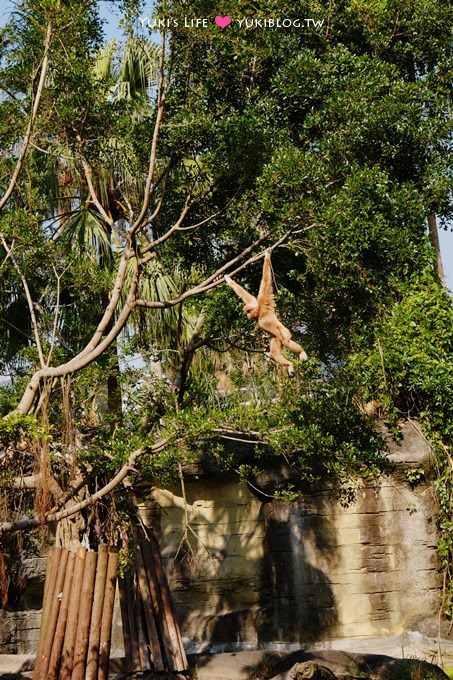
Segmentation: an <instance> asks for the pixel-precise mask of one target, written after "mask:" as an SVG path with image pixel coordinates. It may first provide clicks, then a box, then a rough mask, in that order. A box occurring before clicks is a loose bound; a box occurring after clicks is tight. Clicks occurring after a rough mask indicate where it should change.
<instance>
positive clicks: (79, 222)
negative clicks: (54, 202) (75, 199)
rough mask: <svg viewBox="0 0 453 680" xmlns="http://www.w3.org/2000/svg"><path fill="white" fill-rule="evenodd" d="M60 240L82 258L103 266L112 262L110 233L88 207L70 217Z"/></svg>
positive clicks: (95, 213)
mask: <svg viewBox="0 0 453 680" xmlns="http://www.w3.org/2000/svg"><path fill="white" fill-rule="evenodd" d="M60 238H62V239H65V240H67V241H68V244H70V247H71V248H72V249H75V250H77V252H78V253H80V255H81V256H82V257H84V258H87V259H91V260H93V261H96V262H98V263H99V262H102V263H103V264H104V265H105V266H108V265H110V264H111V262H112V258H113V254H112V248H111V242H110V233H109V231H108V230H107V228H106V226H105V224H104V223H103V222H102V220H101V219H100V217H99V215H98V213H97V212H95V211H94V210H93V209H92V208H90V207H89V206H82V207H81V208H80V209H79V210H78V211H77V212H76V213H75V214H74V215H72V216H71V217H70V219H69V220H68V221H67V222H66V223H65V224H64V227H63V229H62V230H61V235H60Z"/></svg>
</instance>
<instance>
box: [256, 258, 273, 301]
mask: <svg viewBox="0 0 453 680" xmlns="http://www.w3.org/2000/svg"><path fill="white" fill-rule="evenodd" d="M258 304H259V306H260V307H261V308H266V309H268V310H272V311H273V312H275V298H274V290H273V287H272V267H271V256H270V253H269V251H268V250H266V254H265V255H264V263H263V276H262V278H261V285H260V290H259V293H258Z"/></svg>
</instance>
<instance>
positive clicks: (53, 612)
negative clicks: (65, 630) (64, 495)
mask: <svg viewBox="0 0 453 680" xmlns="http://www.w3.org/2000/svg"><path fill="white" fill-rule="evenodd" d="M68 556H69V553H68V551H67V550H62V551H61V553H60V560H59V562H58V572H57V578H56V580H55V587H54V589H53V593H52V597H51V599H50V604H49V606H48V612H49V614H48V618H47V621H45V622H44V625H45V628H46V632H45V636H44V644H43V647H42V653H41V659H40V666H39V677H40V678H43V679H44V678H46V680H47V669H48V667H49V661H50V655H51V652H52V644H53V641H54V637H55V629H56V627H57V621H58V613H59V611H60V602H61V599H60V598H61V593H62V591H63V587H64V579H65V575H66V564H67V562H68Z"/></svg>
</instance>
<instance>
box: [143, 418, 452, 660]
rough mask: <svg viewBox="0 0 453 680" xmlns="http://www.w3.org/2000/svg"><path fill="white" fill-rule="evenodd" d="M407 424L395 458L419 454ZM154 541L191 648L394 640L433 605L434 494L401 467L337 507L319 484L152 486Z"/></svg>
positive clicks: (422, 449)
mask: <svg viewBox="0 0 453 680" xmlns="http://www.w3.org/2000/svg"><path fill="white" fill-rule="evenodd" d="M427 454H428V452H427V449H426V445H425V444H424V442H423V440H422V439H421V438H420V437H419V436H418V435H417V432H416V431H412V430H411V429H410V428H406V437H405V446H404V450H403V449H402V448H400V447H395V446H393V447H392V454H391V455H392V457H394V458H395V459H397V460H398V463H399V465H403V466H404V465H407V464H420V463H421V462H423V461H426V457H427ZM155 497H156V500H157V501H158V502H159V504H160V505H161V507H162V511H161V513H160V515H161V518H160V523H161V536H160V538H161V547H162V551H163V556H164V560H165V564H166V568H167V572H168V575H169V578H170V582H171V586H172V589H173V595H174V599H175V603H176V607H177V613H178V617H179V620H180V622H181V624H182V629H183V635H184V637H185V638H186V640H187V643H188V644H190V649H191V650H195V649H197V650H200V649H203V648H206V646H208V647H209V648H213V649H222V646H223V645H225V644H226V645H227V646H229V647H230V648H231V643H236V644H237V646H238V647H256V646H257V645H266V644H270V643H273V645H274V646H275V643H276V642H278V641H281V642H282V643H306V642H313V641H318V640H323V639H332V638H351V637H352V638H353V637H361V638H363V637H376V636H381V635H382V636H388V635H397V634H399V633H401V632H402V631H403V630H404V629H405V628H406V626H407V625H408V624H409V622H411V623H412V622H413V621H414V620H417V619H422V618H424V617H429V616H431V615H433V614H435V613H436V612H437V611H438V608H439V605H440V587H441V577H440V574H439V572H438V562H437V554H436V547H435V546H436V543H437V531H436V526H435V515H436V501H435V495H434V491H433V488H432V486H431V485H429V484H421V485H418V486H417V487H415V488H412V487H411V486H410V485H409V484H408V483H407V481H406V480H405V477H404V474H397V475H393V476H391V477H383V478H382V479H380V480H379V481H378V482H376V483H372V482H369V483H364V484H363V486H362V488H360V489H359V491H358V493H357V500H356V502H355V503H354V504H352V505H350V506H349V507H347V508H344V507H342V506H341V505H340V503H338V502H335V501H334V500H332V495H331V491H330V490H329V489H327V488H325V489H318V490H317V491H312V492H311V493H310V494H305V495H304V497H303V498H301V499H300V500H299V501H297V502H294V503H291V504H289V505H288V504H285V503H284V502H283V501H273V502H269V503H264V504H263V503H261V502H260V501H259V500H258V499H257V498H256V497H255V496H254V495H253V494H252V493H251V492H250V491H249V490H248V489H247V488H246V487H245V486H244V485H241V484H239V483H238V482H237V481H236V480H234V479H229V478H227V477H225V476H224V477H222V478H221V479H218V478H217V479H209V478H199V479H193V480H190V479H189V480H187V481H186V498H187V503H188V518H189V526H190V528H189V530H188V532H187V537H186V540H185V541H184V540H183V538H184V534H183V531H182V529H181V527H183V526H184V517H185V513H184V501H183V498H182V497H181V492H180V490H178V489H174V490H173V491H172V492H170V491H168V490H156V491H155Z"/></svg>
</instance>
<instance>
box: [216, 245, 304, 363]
mask: <svg viewBox="0 0 453 680" xmlns="http://www.w3.org/2000/svg"><path fill="white" fill-rule="evenodd" d="M225 281H226V283H227V284H228V285H229V286H231V288H232V289H233V290H234V292H235V293H236V294H237V295H239V297H240V298H241V299H242V300H244V302H245V305H244V307H243V309H244V313H245V314H246V316H247V318H248V319H250V321H252V320H253V321H257V323H258V326H259V327H260V328H262V329H263V331H265V332H266V333H267V334H268V335H270V336H271V341H270V351H269V356H270V357H271V359H273V360H274V361H275V362H276V363H277V364H280V365H281V366H286V367H287V370H288V375H289V376H293V375H294V367H293V365H292V363H291V362H290V361H288V359H286V358H285V357H284V356H283V354H282V346H283V347H287V348H288V349H289V350H291V352H294V353H295V354H298V355H299V360H300V361H306V360H307V358H308V357H307V353H306V352H305V350H304V348H303V347H302V346H301V345H299V344H298V343H297V342H294V340H291V333H290V331H289V330H288V329H287V328H286V327H285V326H284V325H283V324H282V323H281V321H279V320H278V318H277V315H276V313H275V299H274V293H273V289H272V269H271V256H270V252H269V250H266V253H265V256H264V264H263V275H262V278H261V285H260V290H259V293H258V298H256V297H255V296H254V295H251V293H249V292H248V291H247V290H245V288H242V286H240V285H239V284H237V283H236V282H235V281H233V279H232V278H230V277H229V276H225Z"/></svg>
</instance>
